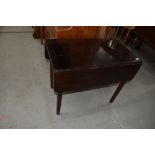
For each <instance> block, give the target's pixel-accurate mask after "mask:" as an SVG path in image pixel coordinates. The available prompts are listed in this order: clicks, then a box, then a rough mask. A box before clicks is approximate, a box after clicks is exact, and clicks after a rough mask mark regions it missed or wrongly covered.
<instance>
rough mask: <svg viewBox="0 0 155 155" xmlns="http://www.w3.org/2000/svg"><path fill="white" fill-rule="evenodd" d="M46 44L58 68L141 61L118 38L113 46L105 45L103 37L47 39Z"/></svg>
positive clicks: (127, 63) (115, 64)
mask: <svg viewBox="0 0 155 155" xmlns="http://www.w3.org/2000/svg"><path fill="white" fill-rule="evenodd" d="M46 44H47V48H49V50H48V51H50V54H49V55H50V57H51V59H52V63H53V66H54V69H56V70H66V69H78V68H80V69H81V68H100V67H102V68H104V67H110V66H120V65H129V64H131V65H132V64H136V63H141V61H140V60H139V58H137V57H136V55H135V54H134V53H133V52H132V51H131V50H130V49H129V48H127V47H126V46H125V45H124V44H123V43H121V42H119V41H118V40H115V41H114V43H113V45H112V47H111V48H109V47H108V46H107V45H104V44H103V42H102V40H101V39H80V40H76V39H72V40H69V39H66V40H62V39H60V40H46ZM51 51H52V52H51Z"/></svg>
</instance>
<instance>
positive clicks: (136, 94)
mask: <svg viewBox="0 0 155 155" xmlns="http://www.w3.org/2000/svg"><path fill="white" fill-rule="evenodd" d="M147 50H148V51H151V49H149V48H148V47H147V46H146V45H143V47H142V48H141V50H138V51H137V55H139V57H141V59H142V60H143V66H142V67H141V69H140V71H139V72H138V74H137V75H136V77H135V78H134V79H133V80H132V81H131V82H129V83H127V84H126V86H125V87H124V88H123V90H122V91H121V93H120V94H119V96H118V97H117V98H116V100H115V102H114V103H113V104H112V105H110V104H109V103H108V101H109V99H110V97H111V95H112V93H113V92H114V90H115V89H116V86H112V87H108V88H103V89H97V90H91V91H84V92H80V93H74V94H69V95H64V97H63V99H62V110H61V115H60V116H57V115H56V113H55V112H56V96H55V94H54V92H53V90H51V89H50V79H49V77H50V75H49V62H48V61H47V60H45V58H44V48H43V46H42V45H41V44H40V41H39V40H34V39H33V37H32V28H31V27H0V128H17V129H18V128H20V129H21V128H35V129H37V128H88V129H89V128H101V129H102V128H108V129H109V128H118V129H119V128H155V59H153V57H152V56H151V58H152V59H151V60H150V59H149V57H148V56H146V55H145V51H147ZM143 51H144V52H143Z"/></svg>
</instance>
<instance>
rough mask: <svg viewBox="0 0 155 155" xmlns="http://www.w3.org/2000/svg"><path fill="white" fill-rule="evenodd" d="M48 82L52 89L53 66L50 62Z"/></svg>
mask: <svg viewBox="0 0 155 155" xmlns="http://www.w3.org/2000/svg"><path fill="white" fill-rule="evenodd" d="M50 82H51V88H53V66H52V64H51V62H50Z"/></svg>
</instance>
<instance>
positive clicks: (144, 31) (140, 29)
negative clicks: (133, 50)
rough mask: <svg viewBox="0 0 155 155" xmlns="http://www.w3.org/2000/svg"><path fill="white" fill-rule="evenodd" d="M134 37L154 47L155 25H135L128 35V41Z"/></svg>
mask: <svg viewBox="0 0 155 155" xmlns="http://www.w3.org/2000/svg"><path fill="white" fill-rule="evenodd" d="M136 37H138V38H140V39H141V40H142V41H144V42H145V43H147V44H148V45H149V46H151V47H152V48H155V26H136V27H135V29H134V30H133V31H132V32H131V34H130V35H129V37H128V42H130V41H131V39H134V38H136Z"/></svg>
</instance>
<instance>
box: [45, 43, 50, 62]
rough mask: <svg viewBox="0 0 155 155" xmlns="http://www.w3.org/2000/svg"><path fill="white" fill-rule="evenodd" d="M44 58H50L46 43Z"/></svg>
mask: <svg viewBox="0 0 155 155" xmlns="http://www.w3.org/2000/svg"><path fill="white" fill-rule="evenodd" d="M45 58H46V59H50V57H49V54H48V51H47V47H46V45H45Z"/></svg>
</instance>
